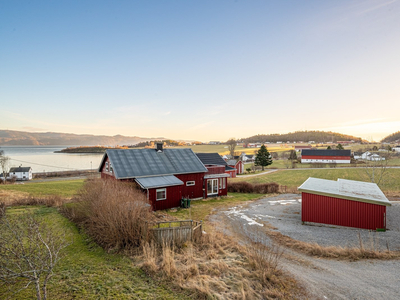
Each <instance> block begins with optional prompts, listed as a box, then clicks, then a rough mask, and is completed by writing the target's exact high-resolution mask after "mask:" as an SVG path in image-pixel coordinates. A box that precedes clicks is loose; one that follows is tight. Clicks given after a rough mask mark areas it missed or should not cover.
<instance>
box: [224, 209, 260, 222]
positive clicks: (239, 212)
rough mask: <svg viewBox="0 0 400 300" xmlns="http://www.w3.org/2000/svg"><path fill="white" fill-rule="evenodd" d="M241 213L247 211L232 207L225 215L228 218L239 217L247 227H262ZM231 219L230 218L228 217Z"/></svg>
mask: <svg viewBox="0 0 400 300" xmlns="http://www.w3.org/2000/svg"><path fill="white" fill-rule="evenodd" d="M243 211H247V209H245V210H238V209H237V207H236V206H235V207H232V208H231V209H229V210H228V211H227V212H225V213H226V215H227V216H228V217H229V216H230V215H233V216H235V217H240V218H241V219H243V220H246V221H247V223H248V225H258V226H261V227H262V226H264V225H263V224H260V223H258V222H257V221H256V220H254V219H252V218H250V217H249V216H247V215H245V214H244V213H243ZM229 218H231V217H229Z"/></svg>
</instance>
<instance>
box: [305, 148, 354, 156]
mask: <svg viewBox="0 0 400 300" xmlns="http://www.w3.org/2000/svg"><path fill="white" fill-rule="evenodd" d="M301 155H311V156H350V155H351V150H335V149H303V150H301Z"/></svg>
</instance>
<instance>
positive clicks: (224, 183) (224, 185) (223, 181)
mask: <svg viewBox="0 0 400 300" xmlns="http://www.w3.org/2000/svg"><path fill="white" fill-rule="evenodd" d="M225 188H226V178H225V177H224V178H222V189H225Z"/></svg>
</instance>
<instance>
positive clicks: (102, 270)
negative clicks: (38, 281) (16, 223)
mask: <svg viewBox="0 0 400 300" xmlns="http://www.w3.org/2000/svg"><path fill="white" fill-rule="evenodd" d="M27 210H29V211H30V212H32V213H34V214H36V215H38V216H40V218H41V219H43V220H45V222H46V223H48V224H49V225H50V226H51V227H52V228H58V229H61V230H63V231H64V232H65V234H66V238H67V239H68V240H71V241H72V244H71V245H70V246H68V247H67V248H66V249H65V257H64V258H63V259H62V260H61V261H60V262H59V264H58V265H57V266H56V269H55V274H54V277H53V278H52V279H51V281H50V282H49V286H48V293H49V295H48V296H49V299H189V297H187V296H185V295H184V294H182V293H180V292H178V291H172V290H171V289H170V288H169V287H167V286H164V285H160V283H157V282H155V281H153V280H152V279H151V278H150V277H148V276H147V275H146V274H145V273H144V272H143V271H142V270H140V269H139V268H138V267H135V266H134V265H133V263H132V261H131V259H130V258H128V257H127V256H124V255H120V254H110V253H107V252H105V251H104V250H103V249H102V248H101V247H99V246H98V245H97V244H95V243H93V242H91V240H90V239H89V238H88V237H87V236H85V234H83V233H82V232H79V230H78V228H77V227H76V226H75V225H74V224H73V223H71V222H70V221H69V220H67V219H66V218H64V217H63V216H61V215H60V214H59V213H58V211H57V209H55V208H48V207H42V206H40V207H38V206H30V207H22V206H19V207H12V208H9V209H8V211H7V214H8V215H9V217H13V216H15V215H18V214H21V213H22V212H25V211H27ZM0 295H2V297H1V298H2V299H3V297H5V298H6V299H36V297H35V291H34V287H33V284H32V285H30V286H29V287H28V289H26V290H22V291H21V292H20V293H17V294H14V295H12V294H10V292H9V291H8V289H7V286H6V285H0ZM8 296H11V297H10V298H8Z"/></svg>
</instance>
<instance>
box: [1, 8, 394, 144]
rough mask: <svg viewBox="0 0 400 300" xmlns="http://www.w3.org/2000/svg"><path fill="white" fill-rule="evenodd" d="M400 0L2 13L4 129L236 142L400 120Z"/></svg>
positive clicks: (361, 130) (385, 126) (357, 131)
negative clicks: (250, 138) (257, 136)
mask: <svg viewBox="0 0 400 300" xmlns="http://www.w3.org/2000/svg"><path fill="white" fill-rule="evenodd" d="M399 28H400V1H392V0H387V1H384V2H377V1H373V0H365V1H352V2H348V1H345V0H338V1H323V2H321V1H317V0H307V1H302V2H298V1H294V0H289V1H275V2H274V1H252V2H244V1H243V2H240V1H228V0H222V1H218V2H215V1H209V0H205V1H201V2H187V1H183V0H177V1H173V2H143V1H126V0H122V1H119V2H111V1H104V0H101V1H93V0H87V1H84V2H70V1H57V2H52V1H42V2H29V3H25V2H24V3H22V2H13V1H9V2H3V3H2V4H1V10H0V40H1V41H5V42H4V43H3V45H2V47H0V58H1V59H0V100H1V102H2V103H3V105H2V109H1V110H0V129H9V130H18V131H35V132H64V133H75V134H94V135H111V136H113V135H118V134H120V135H125V136H139V137H149V138H151V137H164V138H169V139H175V140H199V141H203V142H206V141H210V140H220V141H226V140H228V139H229V138H231V137H235V138H237V139H239V138H245V137H249V136H253V135H256V134H273V133H280V134H284V133H289V132H294V131H303V130H309V131H311V130H319V131H333V132H338V133H343V134H349V135H353V136H355V137H361V138H363V139H366V140H371V139H373V140H375V141H379V140H381V139H382V138H384V137H385V136H387V135H389V134H392V133H394V132H397V131H399V130H400V121H399V119H400V118H399V117H398V115H399V111H400V101H399V99H400V84H399V80H398V70H400V56H399V55H398V53H400V31H399V30H398V29H399Z"/></svg>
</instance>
